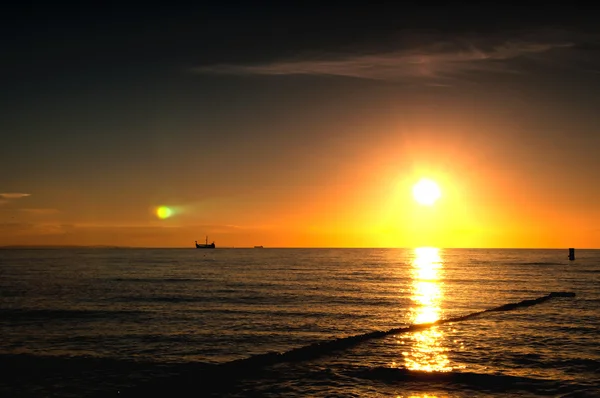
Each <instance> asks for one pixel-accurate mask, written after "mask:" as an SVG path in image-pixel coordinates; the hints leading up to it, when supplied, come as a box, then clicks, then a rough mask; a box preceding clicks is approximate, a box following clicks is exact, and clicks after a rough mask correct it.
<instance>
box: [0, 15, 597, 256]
mask: <svg viewBox="0 0 600 398" xmlns="http://www.w3.org/2000/svg"><path fill="white" fill-rule="evenodd" d="M496 8H497V10H496V12H497V13H498V14H494V15H492V13H489V12H487V9H486V7H483V8H482V9H479V10H477V9H475V8H473V7H471V6H469V7H464V8H461V7H458V6H454V5H452V6H448V7H445V8H444V7H442V8H435V7H425V8H421V7H420V6H418V5H412V6H410V7H408V6H404V5H401V6H391V5H390V8H389V9H388V11H387V12H386V11H384V8H379V7H373V8H370V7H368V8H361V7H359V8H353V7H351V6H350V4H348V5H345V6H344V7H339V6H326V5H321V6H319V7H308V6H307V8H302V7H300V8H299V9H295V10H293V11H292V10H288V8H287V6H285V5H282V6H281V8H274V9H271V11H270V12H272V14H269V12H268V10H267V9H264V10H263V9H261V8H258V7H247V8H244V7H241V8H239V9H238V12H232V11H231V9H230V7H228V6H224V5H218V4H217V5H215V6H214V7H208V8H202V7H199V8H198V9H196V10H195V11H194V12H193V11H192V10H190V12H189V13H187V12H183V11H182V10H180V9H176V8H172V9H171V8H168V7H166V8H164V9H153V8H152V7H151V6H150V5H146V6H145V7H142V8H139V7H136V8H135V9H134V12H132V13H131V14H128V13H122V14H121V13H113V12H107V13H106V14H102V13H89V15H88V17H89V18H91V19H92V20H94V21H95V22H93V23H92V22H90V23H88V22H86V21H87V20H85V21H84V19H81V18H79V12H80V11H81V10H79V9H68V10H66V11H65V12H64V13H63V12H59V11H60V10H59V8H56V7H50V9H49V10H38V13H39V15H38V14H35V13H31V12H30V10H29V9H27V10H25V11H24V14H23V15H22V20H18V19H15V21H19V22H18V23H16V22H15V25H14V26H13V25H10V27H9V29H12V30H11V33H10V35H8V36H10V37H11V38H12V39H11V43H12V44H11V46H9V48H7V54H6V56H5V57H4V58H5V60H6V63H5V65H4V64H3V65H2V66H0V67H1V68H3V69H2V71H3V73H1V74H0V78H2V79H3V86H2V87H3V89H2V90H0V103H2V104H3V110H4V112H3V118H1V119H0V134H2V137H1V139H0V143H1V144H0V246H10V245H34V246H38V245H42V246H46V245H92V246H94V245H108V246H129V247H131V246H133V247H190V248H192V247H194V246H193V244H194V241H196V240H197V241H200V242H201V241H204V239H205V236H208V237H209V240H210V241H213V240H214V241H215V242H216V245H217V247H252V246H255V245H263V246H265V247H394V248H395V247H407V248H408V247H421V246H435V247H440V248H453V247H457V248H566V247H577V248H600V206H599V203H600V174H599V173H598V171H599V170H600V156H598V153H600V133H599V130H598V126H600V113H599V112H598V104H600V73H598V71H599V70H600V52H599V51H598V48H600V47H599V46H598V43H600V32H598V31H597V30H598V24H597V21H596V20H595V19H594V18H593V15H591V14H592V13H584V12H582V11H581V10H579V9H568V10H566V11H565V10H564V9H562V8H560V7H558V8H552V9H551V7H550V6H548V7H546V8H545V10H544V13H543V15H542V13H540V12H538V10H537V9H534V8H532V9H526V7H516V8H512V7H509V6H508V5H507V6H506V7H505V8H502V7H499V8H498V7H496ZM323 10H329V12H331V14H328V15H335V16H336V17H335V18H321V17H320V16H321V15H323V14H322V12H321V11H323ZM392 10H397V11H398V12H392ZM482 11H485V12H483V13H482V14H481V17H477V15H476V14H477V13H478V12H482ZM526 11H527V12H526ZM567 11H568V12H567ZM502 12H504V13H505V14H503V15H504V17H500V16H499V15H502ZM34 14H35V15H34ZM588 14H589V15H588ZM36 15H37V17H36ZM49 15H54V17H52V18H50V17H49ZM86 15H87V14H86ZM169 15H170V16H169ZM359 15H360V16H363V15H365V16H366V15H369V18H366V17H365V18H364V20H363V23H361V24H357V23H356V18H357V16H359ZM450 15H453V16H452V17H450ZM567 15H568V18H567ZM249 16H252V17H249ZM28 18H31V19H28ZM36 18H38V19H36ZM86 18H87V17H86ZM548 18H550V19H548ZM182 21H185V23H182ZM199 21H203V22H202V23H200V22H199ZM215 21H218V23H215ZM7 26H8V25H7ZM156 26H162V28H161V29H158V30H157V29H155V27H156ZM266 27H270V28H269V29H266ZM15 32H21V33H19V34H18V33H15ZM275 32H278V33H275ZM8 36H7V37H8ZM74 37H77V38H78V39H77V40H73V38H74ZM242 38H243V40H242ZM198 43H203V44H202V47H201V48H199V47H198ZM48 54H54V55H53V57H49V56H48ZM421 178H430V179H432V180H434V181H436V182H437V183H438V184H439V186H440V188H441V197H440V198H439V200H438V201H437V202H436V203H435V204H434V205H433V206H431V207H426V206H422V205H419V204H418V203H416V201H415V200H414V198H413V196H412V187H413V185H414V184H415V183H416V182H417V181H419V180H420V179H421ZM159 206H167V207H168V208H170V209H171V210H172V214H171V215H170V217H167V218H164V219H161V218H159V217H157V213H156V210H157V208H158V207H159Z"/></svg>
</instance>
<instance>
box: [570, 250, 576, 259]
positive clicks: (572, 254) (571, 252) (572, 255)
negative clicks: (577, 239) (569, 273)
mask: <svg viewBox="0 0 600 398" xmlns="http://www.w3.org/2000/svg"><path fill="white" fill-rule="evenodd" d="M569 260H571V261H573V260H575V249H574V248H570V249H569Z"/></svg>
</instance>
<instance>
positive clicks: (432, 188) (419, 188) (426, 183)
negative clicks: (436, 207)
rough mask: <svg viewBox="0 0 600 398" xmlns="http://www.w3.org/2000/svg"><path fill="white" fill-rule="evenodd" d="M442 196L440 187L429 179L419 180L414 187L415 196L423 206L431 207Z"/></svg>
mask: <svg viewBox="0 0 600 398" xmlns="http://www.w3.org/2000/svg"><path fill="white" fill-rule="evenodd" d="M441 195H442V193H441V191H440V187H439V186H438V185H437V184H436V182H435V181H432V180H430V179H428V178H423V179H421V180H419V182H417V183H416V184H415V185H414V186H413V196H414V198H415V200H416V201H417V202H418V203H419V204H421V205H425V206H431V205H433V204H434V203H435V201H436V200H438V199H439V198H440V196H441Z"/></svg>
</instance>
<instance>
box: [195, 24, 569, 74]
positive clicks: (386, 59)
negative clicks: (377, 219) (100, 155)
mask: <svg viewBox="0 0 600 398" xmlns="http://www.w3.org/2000/svg"><path fill="white" fill-rule="evenodd" d="M538 36H539V35H538ZM546 36H548V35H546ZM554 36H556V35H554ZM573 46H574V43H573V42H572V41H570V40H565V39H559V38H556V37H552V36H548V37H533V38H532V37H520V38H519V37H517V38H511V39H504V40H497V39H496V40H493V41H492V40H485V39H477V38H475V39H474V38H470V39H465V38H456V39H453V40H437V41H436V40H428V41H427V43H426V44H419V45H418V46H417V45H412V46H406V45H404V46H403V47H402V48H399V49H395V50H388V51H379V52H368V53H367V52H362V53H355V54H344V55H340V54H321V55H320V56H306V57H299V58H296V59H291V60H290V59H288V60H277V61H272V62H266V63H262V64H255V65H241V64H239V65H233V64H221V65H210V66H202V67H198V68H195V69H194V71H195V72H197V73H204V74H232V75H272V76H281V75H320V76H345V77H353V78H362V79H375V80H399V79H403V78H445V77H452V76H455V75H457V74H461V73H464V72H470V71H490V72H514V71H515V70H514V68H512V67H509V66H508V65H507V63H508V61H510V60H514V59H518V58H525V57H533V56H539V55H540V54H546V53H550V52H552V51H553V50H556V49H561V48H568V47H573Z"/></svg>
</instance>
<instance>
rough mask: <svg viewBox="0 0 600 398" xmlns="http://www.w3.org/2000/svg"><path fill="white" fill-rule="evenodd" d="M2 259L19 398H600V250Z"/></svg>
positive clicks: (7, 254) (1, 318)
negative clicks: (570, 255)
mask: <svg viewBox="0 0 600 398" xmlns="http://www.w3.org/2000/svg"><path fill="white" fill-rule="evenodd" d="M575 256H576V258H575V260H573V261H570V260H569V259H568V250H567V249H564V250H563V249H560V250H558V249H557V250H542V249H536V250H530V249H502V250H498V249H441V248H439V249H438V248H426V247H424V248H415V249H279V248H262V249H261V248H248V249H243V248H229V249H219V248H217V249H202V250H200V249H192V248H190V249H137V248H135V249H133V248H68V249H64V248H63V249H58V248H56V249H46V248H45V249H24V248H20V249H2V250H0V396H2V397H148V396H164V397H184V396H185V397H187V396H194V397H394V398H396V397H421V398H425V397H429V398H431V397H538V396H549V397H600V250H584V249H576V251H575Z"/></svg>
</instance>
